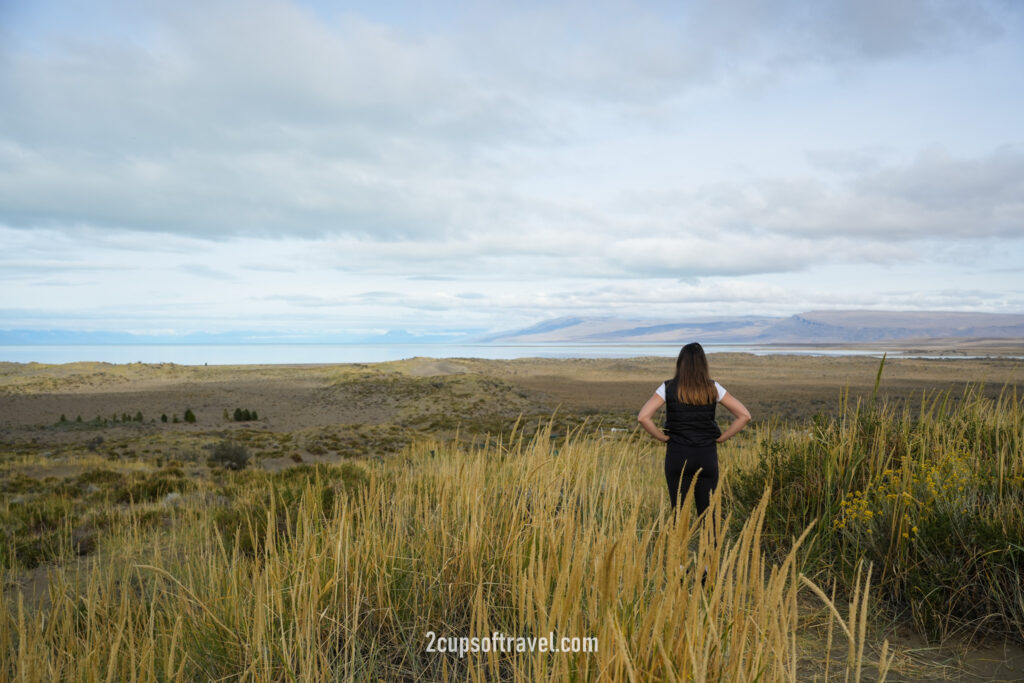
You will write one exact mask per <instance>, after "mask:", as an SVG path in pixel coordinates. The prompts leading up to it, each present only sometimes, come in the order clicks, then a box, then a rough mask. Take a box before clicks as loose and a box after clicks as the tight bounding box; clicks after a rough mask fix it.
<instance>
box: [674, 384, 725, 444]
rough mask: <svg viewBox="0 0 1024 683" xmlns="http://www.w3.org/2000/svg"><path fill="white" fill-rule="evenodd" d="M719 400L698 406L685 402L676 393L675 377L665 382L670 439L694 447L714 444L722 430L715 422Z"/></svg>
mask: <svg viewBox="0 0 1024 683" xmlns="http://www.w3.org/2000/svg"><path fill="white" fill-rule="evenodd" d="M717 405H718V402H717V401H716V402H714V403H708V404H707V405H703V406H698V405H693V404H691V403H683V402H682V401H680V400H679V396H678V394H677V393H676V381H675V380H674V379H670V380H667V381H666V382H665V428H664V431H665V433H666V434H668V436H669V439H670V440H671V441H673V442H675V443H678V444H682V445H684V446H691V447H694V448H703V447H706V446H712V445H714V443H715V439H717V438H718V437H720V436H721V435H722V430H721V429H719V428H718V423H717V422H715V407H716V406H717Z"/></svg>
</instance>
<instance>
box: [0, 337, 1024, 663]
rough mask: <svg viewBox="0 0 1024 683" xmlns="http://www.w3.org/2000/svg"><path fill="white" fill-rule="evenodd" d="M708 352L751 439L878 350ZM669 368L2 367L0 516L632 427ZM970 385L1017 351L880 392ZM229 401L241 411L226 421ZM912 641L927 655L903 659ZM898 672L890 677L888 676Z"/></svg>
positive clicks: (925, 368)
mask: <svg viewBox="0 0 1024 683" xmlns="http://www.w3.org/2000/svg"><path fill="white" fill-rule="evenodd" d="M710 362H711V366H712V373H713V376H714V377H715V378H716V379H717V380H718V381H719V382H721V384H723V385H724V386H725V387H726V388H727V389H728V390H729V391H730V392H731V393H733V395H735V396H736V397H737V398H739V399H740V400H741V401H742V402H743V403H745V404H746V405H747V407H748V408H749V409H750V410H751V412H752V414H753V415H754V425H753V427H752V429H751V430H749V431H750V432H754V431H755V430H756V429H757V428H758V426H760V427H761V428H762V429H763V428H765V427H766V426H768V425H800V424H807V423H808V422H809V421H810V420H811V419H812V418H813V417H814V416H815V415H822V416H834V415H835V414H836V413H837V412H838V410H839V406H840V402H841V400H843V399H844V397H845V400H848V401H850V402H856V401H858V400H862V401H866V400H867V399H868V398H869V397H870V396H871V394H872V392H873V390H874V387H875V382H876V378H877V376H878V370H879V360H878V358H874V357H858V356H808V355H770V356H757V355H751V354H734V353H729V354H713V355H711V356H710ZM672 365H673V361H672V359H666V358H634V359H599V360H589V359H588V360H583V359H565V360H547V359H521V360H510V361H492V360H479V359H459V358H455V359H442V360H439V359H430V358H413V359H409V360H404V361H395V362H389V363H377V364H344V365H301V364H297V365H289V366H258V365H254V366H209V367H205V366H181V365H174V364H128V365H110V364H103V363H73V364H66V365H52V366H46V365H39V364H27V365H25V364H11V363H4V364H0V430H2V437H0V449H2V450H0V482H2V486H3V489H2V490H3V492H4V494H3V495H4V506H5V508H6V509H7V510H8V511H10V510H11V509H12V506H17V505H19V504H20V502H21V501H23V500H28V499H30V498H31V496H32V495H33V494H32V491H33V490H34V489H33V485H32V484H30V483H27V482H32V481H46V482H49V484H48V485H50V486H51V487H52V486H58V487H59V486H60V485H61V482H75V481H77V479H76V478H82V477H83V476H89V473H90V472H96V471H98V470H106V469H108V468H110V467H113V468H124V469H125V471H126V472H128V471H130V472H131V473H132V475H131V476H138V477H142V476H144V475H146V476H151V478H154V480H155V478H156V477H157V475H161V472H165V471H166V469H167V468H168V467H172V468H173V469H175V471H176V472H177V473H178V474H174V475H173V476H172V477H171V479H174V478H175V477H179V476H180V477H184V478H189V479H196V480H201V479H209V478H210V477H211V471H212V469H211V466H210V465H209V464H208V456H209V454H210V453H211V452H212V451H213V450H214V449H215V447H216V445H217V444H218V443H223V442H226V441H231V442H235V443H240V444H244V446H245V447H246V449H247V451H248V453H249V454H250V455H251V460H250V461H249V463H248V466H249V468H250V469H263V470H268V471H275V472H276V471H280V470H282V469H286V468H290V467H293V466H296V465H300V464H312V463H321V462H323V463H335V464H336V463H342V462H355V463H358V462H359V461H360V460H361V459H367V458H369V459H372V460H375V461H379V460H380V459H387V458H389V457H391V456H395V455H397V454H400V453H402V452H403V450H404V449H406V448H407V447H408V446H410V445H411V444H413V443H415V442H416V441H417V440H423V439H441V440H442V441H443V440H451V439H454V438H457V439H458V440H459V441H461V442H464V443H469V444H474V443H481V444H482V443H486V442H487V441H488V439H490V440H491V441H492V442H493V438H494V437H495V436H498V435H503V434H507V433H508V432H509V431H510V430H511V429H512V428H513V425H515V424H516V423H517V422H518V423H519V425H520V429H521V430H522V431H524V432H526V433H527V434H529V433H531V432H532V431H536V430H542V429H543V428H544V425H546V424H550V425H552V427H551V428H552V430H553V432H554V433H556V434H559V433H561V434H564V433H566V432H569V431H571V430H573V429H574V428H577V427H579V426H581V425H583V429H584V430H585V431H587V432H590V433H604V432H605V431H608V432H610V431H611V430H613V429H614V430H623V431H625V432H632V431H633V430H634V429H635V424H636V423H635V415H636V411H637V410H638V408H639V406H640V405H642V403H643V402H644V401H645V400H646V399H647V398H648V397H649V396H650V395H651V393H652V392H653V391H654V389H655V388H656V387H657V386H658V384H659V383H660V382H661V381H663V380H664V379H666V378H668V377H670V376H671V374H672V370H673V367H672ZM969 386H970V387H974V388H975V389H977V390H978V391H980V392H981V393H982V394H983V395H985V396H987V397H990V398H993V399H994V398H997V397H999V396H1000V395H1005V394H1006V393H1007V392H1010V393H1013V392H1016V393H1017V394H1020V392H1021V389H1022V388H1024V361H1021V360H1017V359H1014V358H942V359H912V358H890V359H887V361H886V362H885V365H884V368H883V371H882V375H881V380H880V382H879V396H880V397H881V398H882V399H884V400H885V401H887V402H890V403H893V404H905V405H907V406H909V407H911V408H914V407H915V406H917V405H920V403H921V401H922V400H923V399H925V400H934V399H935V397H938V396H942V395H943V394H947V393H948V396H949V401H951V402H954V403H955V402H956V401H958V400H959V398H960V397H961V396H962V395H963V394H964V391H965V389H966V388H968V387H969ZM241 410H245V411H248V412H249V413H250V417H251V413H256V418H255V419H237V418H238V417H239V411H241ZM192 416H194V421H193V420H192V419H191V417H192ZM720 417H723V418H724V417H726V416H725V415H721V416H720ZM747 438H748V439H749V440H750V441H751V442H752V441H753V439H752V437H751V436H750V435H749V434H748V436H747ZM726 457H727V456H726ZM147 473H148V474H147ZM111 476H113V475H111ZM161 476H163V475H161ZM165 478H166V477H165ZM83 481H84V479H83ZM140 481H141V479H140ZM167 481H170V480H167ZM174 481H177V479H174ZM172 483H173V482H172ZM88 486H89V487H90V490H93V491H95V490H96V488H97V487H96V486H95V485H92V484H90V485H88ZM138 490H139V491H142V490H143V489H138ZM178 490H181V491H185V490H186V489H185V488H182V487H179V488H174V487H172V489H171V490H170V493H169V494H167V495H170V496H172V497H173V496H174V495H177V494H176V491H178ZM90 495H92V494H90ZM154 496H155V497H154V498H153V499H152V501H151V502H152V503H153V504H157V505H159V504H160V503H161V500H163V501H164V502H165V503H166V502H167V501H166V497H165V495H164V492H163V489H159V495H156V494H154ZM94 526H95V525H94ZM76 534H77V536H76ZM101 535H102V534H101V532H99V531H97V529H96V528H92V527H90V526H89V525H88V524H84V525H83V526H82V527H81V529H74V530H71V535H70V536H69V538H70V539H71V540H72V542H73V543H76V545H75V546H74V548H73V549H72V551H71V552H55V554H52V553H51V554H52V556H41V557H40V558H39V560H38V561H37V562H28V563H27V564H25V563H23V567H22V569H21V570H20V571H11V572H9V573H8V575H7V577H6V579H5V586H4V591H5V596H7V597H11V596H13V595H14V594H15V593H17V592H19V591H20V592H22V593H23V595H24V596H25V598H26V599H27V601H28V604H30V605H33V604H34V605H36V606H37V607H38V608H41V609H45V608H46V606H47V604H48V597H47V589H46V587H47V579H46V576H47V571H48V569H49V568H52V567H54V566H60V565H62V564H65V565H66V564H68V563H81V562H82V561H83V556H84V559H85V560H87V559H88V556H89V555H90V554H91V552H93V551H94V550H95V549H96V547H97V543H99V539H100V537H101ZM76 539H77V540H76ZM8 540H11V539H8ZM44 555H45V554H44ZM5 599H6V598H5ZM886 636H887V637H888V638H889V639H890V641H894V642H895V643H896V645H897V652H900V650H899V647H900V643H901V641H902V647H903V651H902V652H903V653H904V654H902V655H901V656H902V657H903V660H902V661H903V669H904V671H906V672H907V673H906V674H904V675H905V676H907V679H913V678H914V677H915V676H918V675H919V676H922V677H925V678H936V677H939V676H942V675H946V674H949V675H958V676H966V675H969V674H970V673H971V672H973V673H974V675H975V676H976V677H977V678H974V679H969V680H983V679H985V677H986V676H997V677H1000V676H1001V677H1003V678H1004V679H1005V680H1012V675H1013V673H1012V672H1013V671H1017V670H1019V667H1020V666H1021V665H1022V657H1021V650H1020V648H1019V647H1018V646H1010V648H1009V649H1001V650H1000V649H999V648H998V647H995V646H993V648H989V649H985V648H981V649H979V648H978V647H976V646H971V647H967V646H965V647H964V648H961V649H960V650H957V649H956V647H953V648H952V649H950V648H949V647H947V648H946V649H941V650H940V649H931V650H928V649H926V648H923V646H922V645H921V641H920V640H919V639H917V637H916V636H915V635H914V634H913V633H912V632H910V631H907V630H906V629H905V628H900V629H897V630H896V632H889V633H886ZM811 647H812V650H813V645H812V646H811ZM912 651H920V652H926V653H928V654H926V655H924V656H916V657H915V656H912V655H910V654H906V653H908V652H912ZM1007 667H1010V668H1007ZM898 670H899V667H897V669H896V671H897V673H896V675H892V674H891V675H890V680H901V678H900V675H899V674H898ZM915 672H916V673H915Z"/></svg>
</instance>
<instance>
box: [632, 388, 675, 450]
mask: <svg viewBox="0 0 1024 683" xmlns="http://www.w3.org/2000/svg"><path fill="white" fill-rule="evenodd" d="M664 404H665V399H663V398H662V397H661V396H658V395H657V394H654V395H653V396H651V397H650V398H649V399H647V403H645V404H644V407H643V408H641V409H640V414H639V415H637V417H636V420H637V422H639V423H640V426H641V427H643V428H644V431H646V432H647V433H648V434H650V435H651V436H653V437H654V438H655V439H657V440H658V441H660V442H662V443H665V442H667V441H668V435H666V434H665V432H663V431H661V430H660V429H658V427H657V425H655V424H654V420H653V419H651V418H653V417H654V413H656V412H658V408H660V407H661V406H663V405H664Z"/></svg>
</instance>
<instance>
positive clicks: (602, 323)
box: [0, 311, 1024, 346]
mask: <svg viewBox="0 0 1024 683" xmlns="http://www.w3.org/2000/svg"><path fill="white" fill-rule="evenodd" d="M481 334H482V331H481V330H472V329H463V330H445V331H439V332H437V333H429V334H427V333H414V332H408V331H406V330H390V331H387V332H382V333H376V334H373V333H371V334H365V333H364V334H358V333H356V334H352V333H333V334H282V333H279V332H263V331H255V330H248V331H235V332H226V333H205V332H198V333H192V334H132V333H126V332H101V331H75V330H21V329H16V330H0V345H3V346H42V345H58V346H71V345H108V344H124V345H135V344H167V345H189V344H211V345H221V344H239V345H251V344H412V345H422V344H467V343H469V344H473V343H498V344H559V343H562V344H565V343H615V342H618V343H622V344H677V343H685V342H688V341H700V342H703V343H709V344H811V345H814V344H851V343H872V342H895V341H900V342H910V341H922V342H923V341H927V340H936V339H959V340H966V339H972V340H979V339H986V340H1009V339H1015V340H1017V341H1020V342H1024V315H1007V314H997V313H965V312H950V311H927V312H921V311H915V312H906V311H810V312H808V313H800V314H797V315H791V316H789V317H768V316H739V317H731V318H726V317H722V318H711V317H707V318H694V319H692V320H630V319H623V318H611V317H607V318H596V317H593V318H592V317H564V318H554V319H551V320H545V321H543V322H540V323H537V324H535V325H531V326H530V327H526V328H523V329H519V330H510V331H507V332H500V333H497V334H489V335H486V336H481Z"/></svg>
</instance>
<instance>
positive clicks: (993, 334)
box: [482, 310, 1024, 344]
mask: <svg viewBox="0 0 1024 683" xmlns="http://www.w3.org/2000/svg"><path fill="white" fill-rule="evenodd" d="M939 338H962V339H977V338H989V339H1024V315H1012V314H1003V313H971V312H966V311H862V310H854V311H809V312H807V313H799V314H797V315H792V316H789V317H785V318H783V317H779V318H773V317H765V316H742V317H732V318H696V319H693V320H686V321H678V320H676V321H672V320H627V319H621V318H579V317H566V318H555V319H552V320H547V321H543V322H540V323H538V324H536V325H531V326H530V327H526V328H523V329H521V330H513V331H509V332H504V333H500V334H495V335H491V336H489V337H487V338H486V339H484V340H482V341H488V342H501V343H524V344H525V343H531V344H540V343H587V342H590V343H599V342H608V343H611V342H620V343H634V344H642V343H685V342H688V341H701V342H704V343H720V344H728V343H736V344H833V343H843V342H884V341H897V340H924V339H939Z"/></svg>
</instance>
